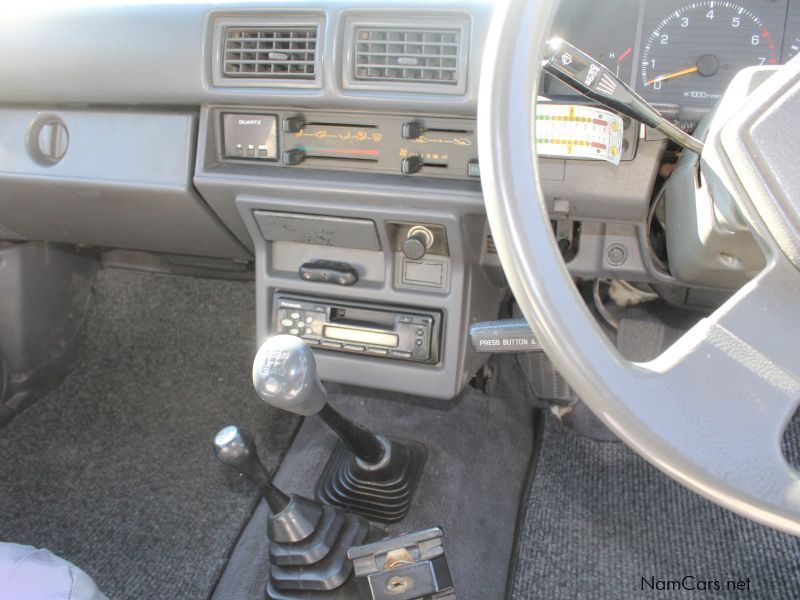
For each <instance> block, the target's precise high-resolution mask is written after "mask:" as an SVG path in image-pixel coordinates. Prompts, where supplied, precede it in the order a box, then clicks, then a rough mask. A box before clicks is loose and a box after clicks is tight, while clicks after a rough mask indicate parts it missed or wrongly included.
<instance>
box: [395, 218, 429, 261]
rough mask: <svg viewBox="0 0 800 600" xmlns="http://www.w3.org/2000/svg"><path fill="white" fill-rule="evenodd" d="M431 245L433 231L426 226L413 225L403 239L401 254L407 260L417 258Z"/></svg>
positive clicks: (423, 254) (422, 255)
mask: <svg viewBox="0 0 800 600" xmlns="http://www.w3.org/2000/svg"><path fill="white" fill-rule="evenodd" d="M431 246H433V233H432V232H431V230H430V229H428V228H427V227H423V226H421V225H415V226H414V227H412V228H411V229H409V230H408V236H407V237H406V239H405V241H403V246H402V248H401V249H402V250H403V254H405V256H406V258H407V259H409V260H419V259H421V258H422V257H424V256H425V253H426V252H427V251H428V249H429V248H430V247H431Z"/></svg>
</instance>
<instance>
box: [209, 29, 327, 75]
mask: <svg viewBox="0 0 800 600" xmlns="http://www.w3.org/2000/svg"><path fill="white" fill-rule="evenodd" d="M224 38H225V42H224V44H225V46H224V53H225V54H224V58H223V69H222V72H223V74H224V75H225V76H226V77H243V78H247V79H268V80H269V79H277V80H282V81H287V80H297V81H304V80H306V81H307V80H311V81H313V80H314V79H316V62H317V61H316V54H317V27H316V26H310V27H227V28H226V29H225V35H224Z"/></svg>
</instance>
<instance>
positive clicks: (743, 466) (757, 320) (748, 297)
mask: <svg viewBox="0 0 800 600" xmlns="http://www.w3.org/2000/svg"><path fill="white" fill-rule="evenodd" d="M798 295H800V272H798V271H797V270H796V269H795V268H794V267H793V266H792V265H791V264H790V263H789V262H788V261H777V262H776V263H775V264H773V265H772V266H771V267H770V268H769V269H768V270H766V271H765V272H764V273H762V274H761V275H760V276H759V277H758V278H756V279H755V280H753V281H752V282H750V283H749V284H748V285H747V286H745V287H744V288H742V290H740V291H739V292H738V293H737V294H736V295H735V296H733V297H732V298H731V299H730V300H729V301H728V302H727V303H726V304H725V305H724V306H723V307H721V308H720V309H719V310H717V311H716V312H715V313H714V314H713V315H712V316H710V317H709V318H707V319H703V320H702V321H701V322H700V323H698V324H697V325H696V326H695V327H694V328H693V329H692V330H690V331H689V332H688V333H687V334H686V335H684V337H683V338H681V340H679V341H678V342H677V343H676V344H675V345H674V346H673V347H671V348H670V349H669V350H668V351H667V352H665V353H664V354H662V355H661V356H660V357H659V358H658V359H656V360H654V361H652V362H650V363H647V364H646V365H641V367H640V369H641V370H640V371H638V372H637V373H636V375H635V376H634V377H633V379H634V380H635V381H634V382H632V385H635V386H636V387H637V388H639V389H640V390H641V393H642V395H643V396H645V397H643V399H642V402H641V404H640V405H639V406H638V407H636V408H635V409H634V410H635V412H636V413H637V416H638V417H639V418H640V419H642V420H643V421H645V422H646V423H647V424H648V426H649V427H650V428H651V429H652V431H653V434H654V435H655V436H657V437H659V438H661V439H665V440H670V445H671V446H672V448H671V451H672V452H676V453H680V454H681V455H683V458H684V460H685V461H686V463H687V464H690V465H691V469H690V471H689V473H690V472H691V470H692V469H699V470H702V471H703V472H704V473H705V474H706V475H707V476H708V475H710V476H711V477H713V478H714V479H716V480H717V481H716V484H717V485H715V486H709V485H708V482H707V481H705V482H704V481H703V480H702V478H698V479H697V480H695V481H692V480H691V475H689V476H688V477H687V476H686V474H685V473H684V474H681V473H678V472H677V471H675V472H674V473H673V476H675V477H676V478H678V479H684V480H685V483H687V484H689V485H691V486H692V487H695V488H696V489H698V491H701V493H704V494H705V495H707V496H709V497H711V498H712V499H715V500H717V501H721V502H723V503H724V504H726V505H728V506H729V507H730V508H733V509H734V510H736V509H737V503H738V501H737V498H741V497H742V496H749V497H750V498H751V499H752V501H753V502H757V503H764V504H765V507H764V508H766V507H767V506H769V508H770V509H771V510H772V511H774V512H781V513H784V517H785V518H786V519H788V521H787V523H786V524H785V525H786V526H790V525H791V526H792V527H796V526H797V518H798V517H797V515H798V514H800V476H799V475H798V473H797V472H796V471H795V470H794V469H793V468H792V467H790V466H789V465H788V464H787V463H786V460H785V458H784V456H783V454H782V451H781V444H782V439H783V433H784V430H785V427H786V425H787V423H788V421H789V420H790V419H791V418H792V416H793V415H794V413H795V411H796V409H797V406H798V403H799V402H800V352H798V349H797V339H796V338H794V337H793V336H789V335H783V333H784V332H786V331H800V306H798V305H797V303H796V301H795V299H796V298H797V297H798ZM634 369H635V367H634ZM664 389H669V390H670V391H671V394H670V401H665V399H664V395H663V390H664ZM659 391H661V392H662V393H659ZM726 489H727V490H728V495H727V497H725V496H723V494H725V492H723V490H726ZM739 508H740V511H741V507H739Z"/></svg>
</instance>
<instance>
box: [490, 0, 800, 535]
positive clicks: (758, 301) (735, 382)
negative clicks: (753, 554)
mask: <svg viewBox="0 0 800 600" xmlns="http://www.w3.org/2000/svg"><path fill="white" fill-rule="evenodd" d="M557 5H558V2H557V1H556V0H509V1H508V2H507V3H500V4H498V5H497V6H496V7H495V12H494V15H493V21H492V25H491V28H490V33H489V37H488V39H487V43H486V47H485V49H484V62H483V68H482V75H481V82H480V90H479V100H478V139H479V140H480V143H479V156H480V162H481V173H482V177H481V179H482V185H483V193H484V199H485V203H486V210H487V215H488V218H489V223H490V226H491V229H492V234H493V237H494V241H495V244H496V246H497V250H498V255H499V257H500V260H501V262H502V264H503V266H504V269H505V272H506V276H507V278H508V281H509V285H510V286H511V289H512V290H513V292H514V294H515V296H516V299H517V301H518V303H519V305H520V308H521V310H522V312H523V314H524V315H525V317H526V319H527V320H528V322H529V323H530V325H531V328H532V329H533V331H534V333H535V334H536V336H537V337H538V339H539V341H540V343H541V344H542V347H543V348H544V350H545V351H546V352H547V354H548V356H549V357H550V358H551V360H552V361H553V363H554V364H555V365H556V367H557V368H558V369H559V371H560V372H561V373H562V374H563V375H564V377H565V378H566V379H567V381H568V382H569V383H570V385H571V386H572V387H573V388H574V389H575V390H576V392H577V393H578V395H579V396H580V397H581V398H582V399H583V400H584V401H585V402H586V404H587V405H588V406H589V408H590V409H591V410H592V411H593V412H594V413H595V414H596V415H597V416H598V417H599V418H600V419H601V420H602V421H603V422H604V423H605V424H606V425H607V426H608V427H609V428H610V429H611V430H612V431H613V432H614V433H615V434H616V435H617V436H619V437H620V438H621V439H622V440H623V441H624V442H625V443H626V444H627V445H628V446H630V447H631V448H633V449H634V450H635V451H636V452H637V453H639V454H640V455H642V456H643V457H644V458H645V459H647V460H648V461H649V462H651V463H652V464H653V465H655V466H656V467H657V468H659V469H660V470H662V471H664V472H665V473H666V474H668V475H669V476H670V477H672V478H673V479H675V480H676V481H678V482H679V483H681V484H683V485H685V486H686V487H688V488H690V489H692V490H694V491H696V492H698V493H700V494H701V495H703V496H705V497H707V498H708V499H710V500H712V501H714V502H716V503H718V504H720V505H722V506H725V507H727V508H729V509H731V510H733V511H734V512H737V513H739V514H741V515H743V516H745V517H748V518H751V519H753V520H756V521H759V522H761V523H763V524H765V525H768V526H771V527H774V528H776V529H781V530H783V531H786V532H789V533H791V534H794V535H800V477H799V476H798V473H797V471H795V470H794V469H793V468H792V467H791V466H789V465H788V463H787V462H786V460H785V458H784V456H783V453H782V451H781V442H782V437H783V432H784V430H785V427H786V425H787V423H788V422H789V420H790V419H791V417H792V416H793V415H794V413H795V411H796V409H797V405H798V400H800V352H798V349H797V348H796V345H797V344H796V343H793V341H792V340H793V337H792V336H791V335H777V336H775V335H773V334H774V333H775V332H785V331H789V332H796V333H798V332H800V310H798V309H797V308H796V307H795V306H794V305H795V304H796V302H793V298H797V297H799V296H800V271H798V268H797V266H798V263H796V262H795V263H793V262H792V261H791V260H790V256H791V254H790V255H789V256H788V257H787V254H786V253H785V252H786V248H785V247H784V246H783V245H781V244H779V243H777V242H775V237H774V235H770V232H772V233H773V234H774V232H775V229H773V228H771V227H767V226H765V223H764V220H763V219H762V218H760V215H763V214H765V211H764V210H762V207H763V206H768V205H769V206H773V207H774V202H773V203H771V204H770V197H772V198H773V200H774V197H775V195H776V194H778V193H779V192H783V193H788V192H787V190H779V189H777V188H776V187H775V186H774V185H773V186H772V187H770V185H769V182H768V181H767V182H765V177H763V176H762V175H763V174H764V173H763V170H762V169H759V168H758V167H759V166H758V165H757V164H755V163H754V161H753V156H752V154H753V153H752V152H750V157H749V158H748V157H747V156H745V155H746V154H747V152H742V151H741V150H742V148H741V146H747V136H746V135H745V133H746V132H747V131H748V129H747V128H748V127H752V125H753V123H754V122H755V121H754V119H756V118H757V111H758V110H759V109H762V110H763V108H764V106H771V103H774V102H775V98H776V97H779V95H780V94H786V93H787V90H793V89H795V88H798V89H800V62H798V61H795V62H797V65H794V66H792V65H793V63H790V65H789V66H788V67H785V68H784V70H785V71H786V72H785V73H782V74H780V75H775V76H773V78H772V79H770V81H768V82H767V83H766V84H764V85H762V88H764V89H761V88H760V89H759V90H757V92H756V94H757V95H758V98H757V101H753V102H752V103H750V104H748V108H747V109H746V110H744V111H741V113H740V114H737V115H734V116H733V118H731V119H729V121H727V122H723V121H722V119H719V120H718V121H717V122H716V125H715V126H712V130H711V131H710V132H709V136H708V139H707V142H706V150H704V166H705V167H706V168H707V169H709V172H712V171H713V173H714V175H715V176H717V177H719V178H720V179H721V180H723V181H725V184H726V188H727V189H728V190H729V191H730V192H731V193H732V194H733V195H734V197H736V198H737V201H739V200H740V201H741V202H740V203H739V204H740V208H741V209H742V212H743V214H744V215H745V216H746V217H747V219H748V221H750V223H751V225H752V226H753V228H754V230H755V231H756V233H757V235H758V237H759V238H760V240H761V241H762V243H763V245H764V249H765V254H766V255H767V267H766V269H765V270H764V271H763V272H762V273H761V274H760V275H759V276H758V277H757V278H756V279H754V280H753V281H751V282H750V283H748V284H747V285H745V286H744V287H743V288H742V289H741V290H739V291H738V292H737V293H736V294H735V295H734V296H733V297H732V298H731V299H730V300H729V301H728V302H727V303H726V304H725V305H724V306H723V307H721V308H720V309H719V310H717V311H716V312H715V313H714V314H713V315H712V316H711V317H709V318H707V319H703V320H702V321H701V322H700V323H698V324H697V325H696V326H695V327H694V328H693V329H692V330H691V331H690V332H688V333H687V334H686V335H684V336H683V337H682V338H681V339H680V340H679V341H678V342H677V343H676V344H675V345H673V346H672V347H671V348H670V349H668V350H667V351H666V352H665V353H664V354H662V355H661V356H660V357H658V358H657V359H656V360H654V361H651V362H650V363H647V364H634V363H630V362H628V361H626V360H625V359H623V358H622V357H621V356H620V355H619V353H618V352H617V351H616V349H615V348H614V347H613V345H612V344H611V342H610V341H609V339H608V338H607V337H606V335H605V334H604V333H603V332H602V331H601V329H600V328H599V326H598V325H597V323H596V322H595V320H594V318H593V317H592V315H591V314H590V312H589V310H588V308H587V307H586V305H585V303H584V301H583V299H582V298H581V296H580V295H579V293H578V291H577V289H576V287H575V286H574V284H573V282H572V278H571V276H570V274H569V272H568V270H567V267H566V265H565V264H564V261H563V259H562V257H561V254H560V252H559V250H558V247H557V245H556V242H555V239H554V236H553V234H552V229H551V226H550V220H549V216H548V213H547V207H546V204H545V202H544V196H543V194H542V189H541V187H540V185H539V180H538V165H537V163H536V160H535V149H534V147H533V146H534V144H532V139H534V137H533V135H532V134H533V127H534V120H533V118H532V117H533V114H534V110H535V100H536V90H538V84H539V78H540V63H541V55H542V52H543V49H544V41H545V39H546V35H547V34H548V32H549V28H550V25H551V22H552V17H553V15H554V13H555V9H556V7H557ZM776 78H777V79H776ZM773 79H775V81H773ZM754 95H755V94H754ZM748 118H749V119H750V121H748ZM737 145H738V147H739V148H738V149H737ZM745 150H747V148H745ZM750 150H752V148H750ZM706 153H708V158H706ZM748 160H749V162H748ZM743 172H745V174H746V176H744V177H743V176H742V173H743ZM736 173H739V175H738V176H737V175H736ZM773 183H774V182H773ZM759 203H760V206H759ZM789 205H793V206H795V207H798V208H799V209H800V198H796V197H793V198H792V199H791V201H790V202H789ZM779 226H780V224H779ZM785 229H786V227H785V226H784V230H785ZM768 230H769V231H768ZM765 332H766V333H765ZM794 339H795V340H796V339H797V337H795V338H794Z"/></svg>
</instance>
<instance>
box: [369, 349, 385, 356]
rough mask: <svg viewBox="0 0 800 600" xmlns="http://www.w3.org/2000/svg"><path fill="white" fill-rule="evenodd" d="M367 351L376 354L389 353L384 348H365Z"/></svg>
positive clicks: (383, 354)
mask: <svg viewBox="0 0 800 600" xmlns="http://www.w3.org/2000/svg"><path fill="white" fill-rule="evenodd" d="M367 352H369V353H370V354H377V355H378V356H386V355H387V354H389V351H388V350H387V349H386V348H367Z"/></svg>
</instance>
